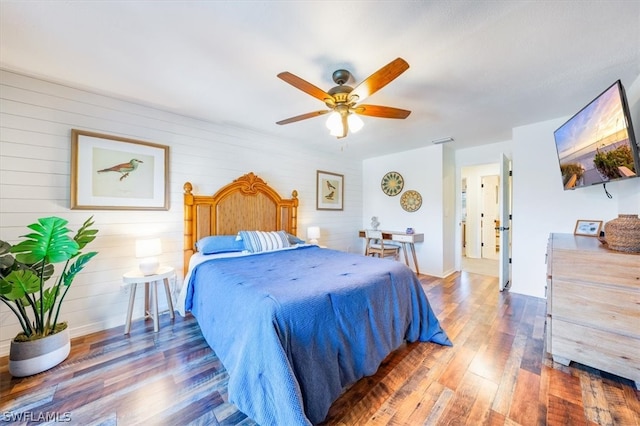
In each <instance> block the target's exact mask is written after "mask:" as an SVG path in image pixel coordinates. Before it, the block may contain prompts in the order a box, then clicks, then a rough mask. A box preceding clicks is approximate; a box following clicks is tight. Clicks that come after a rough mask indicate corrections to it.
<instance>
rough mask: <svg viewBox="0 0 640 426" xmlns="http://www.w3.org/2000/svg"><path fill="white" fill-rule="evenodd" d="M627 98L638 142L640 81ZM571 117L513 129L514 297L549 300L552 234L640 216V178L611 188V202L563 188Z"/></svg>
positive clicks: (596, 192) (594, 190) (590, 190)
mask: <svg viewBox="0 0 640 426" xmlns="http://www.w3.org/2000/svg"><path fill="white" fill-rule="evenodd" d="M623 83H624V82H623ZM594 96H595V95H594ZM627 99H628V101H629V105H630V107H631V116H632V120H631V121H632V123H633V125H634V129H635V134H636V137H637V136H638V135H640V76H639V77H638V78H636V80H635V82H633V83H632V84H630V85H628V86H627ZM568 118H569V116H567V117H563V118H559V119H556V120H550V121H545V122H541V123H535V124H531V125H528V126H522V127H518V128H515V129H514V130H513V170H514V174H513V210H514V211H513V214H514V218H513V265H512V266H513V286H512V291H514V292H518V293H524V294H530V295H533V296H538V297H544V286H545V276H546V275H545V274H546V269H545V263H544V261H545V253H546V245H547V238H548V236H549V233H551V232H566V233H573V231H574V228H575V224H576V220H578V219H594V220H602V221H604V222H605V223H606V222H607V221H609V220H611V219H614V218H616V217H617V216H618V214H625V213H626V214H640V179H630V180H627V181H621V182H611V183H609V184H607V186H606V189H607V191H608V192H609V193H610V194H611V195H612V196H613V198H611V199H609V198H608V197H607V196H606V195H605V191H604V189H603V187H602V185H597V186H593V187H587V188H579V189H576V190H573V191H565V190H564V189H563V187H562V184H561V178H560V170H559V167H558V160H557V154H556V152H555V142H554V139H553V132H554V130H555V129H557V128H558V127H559V126H560V125H562V124H563V123H564V122H565V121H566V120H567V119H568Z"/></svg>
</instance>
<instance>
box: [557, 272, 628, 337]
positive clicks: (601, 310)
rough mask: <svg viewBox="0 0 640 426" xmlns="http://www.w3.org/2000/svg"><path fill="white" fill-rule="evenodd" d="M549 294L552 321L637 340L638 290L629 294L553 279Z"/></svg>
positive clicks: (605, 287) (615, 289)
mask: <svg viewBox="0 0 640 426" xmlns="http://www.w3.org/2000/svg"><path fill="white" fill-rule="evenodd" d="M552 291H553V299H552V300H553V301H552V302H551V305H550V306H549V305H548V306H549V307H550V309H551V315H552V316H553V317H554V319H569V320H570V321H571V322H574V323H578V324H583V325H589V326H591V327H594V328H598V329H601V330H609V331H612V332H614V333H619V334H624V335H629V336H637V337H640V287H638V288H637V290H635V291H630V290H628V289H626V288H624V287H622V288H621V287H615V286H598V285H591V284H583V283H575V282H571V281H564V280H559V279H554V280H553V290H552ZM547 313H549V312H547Z"/></svg>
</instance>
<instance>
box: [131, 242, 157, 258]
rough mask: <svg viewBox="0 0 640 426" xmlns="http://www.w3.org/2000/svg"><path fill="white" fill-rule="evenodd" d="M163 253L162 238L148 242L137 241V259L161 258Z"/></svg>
mask: <svg viewBox="0 0 640 426" xmlns="http://www.w3.org/2000/svg"><path fill="white" fill-rule="evenodd" d="M161 253H162V244H161V242H160V238H149V239H146V240H136V257H137V258H142V257H151V256H159V255H160V254H161Z"/></svg>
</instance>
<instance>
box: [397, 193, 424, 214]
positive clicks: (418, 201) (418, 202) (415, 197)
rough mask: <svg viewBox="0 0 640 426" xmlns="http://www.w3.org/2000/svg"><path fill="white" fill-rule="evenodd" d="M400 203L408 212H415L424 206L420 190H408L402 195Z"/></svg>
mask: <svg viewBox="0 0 640 426" xmlns="http://www.w3.org/2000/svg"><path fill="white" fill-rule="evenodd" d="M400 205H401V206H402V208H403V209H405V210H406V211H408V212H415V211H417V210H418V209H419V208H420V206H422V196H421V195H420V193H419V192H418V191H414V190H409V191H406V192H405V193H404V194H402V197H400Z"/></svg>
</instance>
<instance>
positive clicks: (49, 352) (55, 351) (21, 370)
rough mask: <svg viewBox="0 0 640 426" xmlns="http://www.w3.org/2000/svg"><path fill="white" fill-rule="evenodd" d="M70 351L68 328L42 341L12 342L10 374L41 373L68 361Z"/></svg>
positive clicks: (30, 374)
mask: <svg viewBox="0 0 640 426" xmlns="http://www.w3.org/2000/svg"><path fill="white" fill-rule="evenodd" d="M70 351H71V342H70V340H69V331H68V329H66V328H65V329H64V330H62V331H59V332H57V333H56V334H51V335H49V336H47V337H43V338H42V339H37V340H32V341H29V342H15V341H11V348H10V350H9V373H11V375H12V376H13V377H26V376H32V375H34V374H38V373H41V372H43V371H45V370H48V369H50V368H53V367H55V366H56V365H58V364H60V363H61V362H62V361H64V360H65V359H67V357H68V356H69V352H70Z"/></svg>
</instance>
